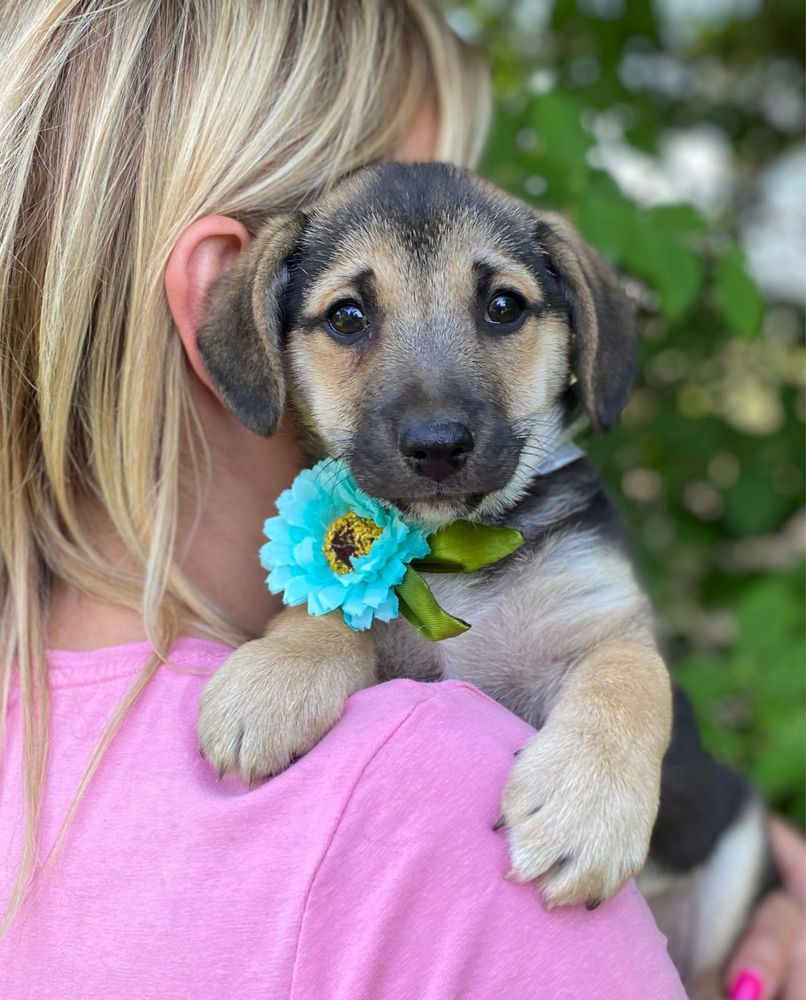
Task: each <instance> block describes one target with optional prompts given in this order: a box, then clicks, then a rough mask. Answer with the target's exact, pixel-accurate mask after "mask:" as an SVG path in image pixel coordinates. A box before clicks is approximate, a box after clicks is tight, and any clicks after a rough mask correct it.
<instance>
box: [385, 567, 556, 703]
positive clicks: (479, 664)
mask: <svg viewBox="0 0 806 1000" xmlns="http://www.w3.org/2000/svg"><path fill="white" fill-rule="evenodd" d="M538 575H539V570H538V567H537V566H536V565H534V563H532V564H531V565H529V564H527V565H521V566H518V567H517V568H516V567H512V568H511V569H509V570H508V571H507V572H501V573H493V574H490V573H484V572H481V573H474V574H470V575H467V576H465V575H461V574H431V575H427V576H426V579H427V582H428V585H429V587H430V588H431V590H432V592H433V594H434V597H435V598H436V600H437V602H438V603H439V605H440V607H442V608H444V610H445V611H448V612H450V614H452V615H454V616H455V617H457V618H461V619H462V620H463V621H466V622H468V623H469V624H470V625H471V628H470V629H469V631H467V632H465V633H463V634H462V635H460V636H456V637H455V638H453V639H445V640H442V641H440V642H430V641H428V640H426V639H423V638H422V637H421V636H420V635H419V634H418V633H417V632H416V631H415V630H414V628H412V626H411V625H410V624H409V623H408V622H406V621H405V620H404V619H402V618H401V619H397V620H396V621H394V622H392V623H391V624H390V625H389V626H387V627H386V628H384V629H383V630H382V631H379V634H378V635H379V666H380V674H381V677H382V678H383V679H389V678H392V677H411V678H413V679H415V680H424V681H435V680H444V679H454V680H462V681H466V682H468V683H471V684H474V685H475V686H476V687H479V688H481V689H482V690H484V691H486V692H487V693H488V694H490V695H492V696H493V697H496V698H497V699H498V700H502V701H504V702H505V703H507V702H508V701H509V700H510V698H509V697H508V695H509V693H510V692H511V691H512V690H513V689H516V688H518V687H520V684H521V678H520V674H522V673H524V671H527V670H528V673H529V675H530V677H531V683H532V684H535V683H537V684H538V685H541V684H543V683H545V684H547V685H548V686H550V687H553V685H554V682H555V681H556V680H557V679H558V678H557V677H556V676H555V675H556V674H557V670H556V669H555V667H553V666H552V663H553V662H555V661H556V656H553V655H552V656H548V655H547V653H548V651H547V650H546V649H545V646H544V643H543V642H542V641H541V636H547V635H548V633H549V629H547V627H546V626H547V624H548V621H549V620H550V619H552V618H556V617H557V614H558V606H557V603H556V602H551V601H547V600H544V599H543V593H542V592H543V591H544V590H546V591H550V590H551V584H550V582H549V580H550V577H551V573H550V568H549V567H544V574H543V575H544V584H545V587H541V586H539V585H537V586H536V583H539V581H538ZM551 631H555V630H554V629H552V630H551ZM541 647H542V648H541ZM536 664H544V666H541V668H540V674H541V676H540V677H538V678H536V677H535V665H536Z"/></svg>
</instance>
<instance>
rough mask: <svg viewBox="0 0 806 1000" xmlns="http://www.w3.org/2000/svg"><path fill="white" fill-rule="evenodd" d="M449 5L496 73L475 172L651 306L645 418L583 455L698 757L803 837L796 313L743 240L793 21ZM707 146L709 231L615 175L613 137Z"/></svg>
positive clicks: (779, 144)
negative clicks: (586, 246)
mask: <svg viewBox="0 0 806 1000" xmlns="http://www.w3.org/2000/svg"><path fill="white" fill-rule="evenodd" d="M452 6H453V7H454V8H456V7H457V6H458V7H460V8H461V9H462V12H463V14H464V16H465V23H467V17H468V16H469V17H470V18H471V20H473V21H474V23H475V25H476V28H477V33H478V35H479V37H480V38H481V39H482V40H483V42H484V44H485V45H486V47H487V48H488V50H489V51H490V53H491V58H492V62H493V71H494V87H495V92H496V96H497V109H496V114H495V119H494V124H493V128H492V132H491V136H490V140H489V143H488V146H487V149H486V153H485V155H484V158H483V162H482V165H481V168H480V169H481V171H482V173H485V174H486V175H487V176H489V177H490V178H491V179H493V180H494V181H496V182H497V183H498V184H500V185H501V186H503V187H505V188H507V189H508V190H510V191H512V192H513V193H514V194H515V195H517V196H518V197H521V198H525V199H527V200H531V201H533V202H534V203H535V204H538V205H540V206H544V207H550V208H556V209H558V210H560V211H561V212H563V213H564V214H565V215H567V216H568V217H569V218H570V219H571V220H572V221H573V222H574V223H575V225H576V226H577V227H578V228H579V229H580V231H581V232H582V234H583V235H584V236H585V238H586V239H587V240H588V241H589V242H590V243H592V244H593V245H594V246H596V247H597V248H598V249H599V250H600V251H601V252H602V253H603V254H604V255H605V256H606V257H607V258H608V259H609V260H610V261H611V262H612V263H613V264H614V265H615V266H616V267H617V268H619V269H620V270H621V271H622V272H623V273H624V274H625V275H628V276H631V278H632V279H633V287H634V288H637V289H638V290H639V291H638V295H639V300H640V303H641V306H642V342H641V362H640V365H641V375H640V377H639V380H638V384H637V386H636V390H635V393H634V396H633V400H632V402H631V404H630V406H629V407H628V409H627V411H626V412H625V415H624V420H623V422H622V426H621V427H620V428H619V429H618V430H616V431H615V432H614V433H613V434H611V435H608V436H607V437H603V438H597V439H591V440H590V441H589V442H588V447H589V450H590V452H591V453H592V455H593V457H594V458H595V459H596V461H597V462H598V463H599V465H600V467H601V468H602V469H603V470H604V472H605V475H606V477H607V479H608V481H609V485H610V486H611V489H612V491H613V493H614V495H615V496H616V498H617V501H618V502H619V503H620V505H621V506H622V508H623V510H624V514H625V518H626V520H627V523H628V526H629V528H630V531H631V535H632V541H633V548H634V551H635V555H636V560H637V564H638V568H639V572H640V573H641V575H642V578H643V579H644V581H645V583H646V585H647V587H648V589H649V591H650V593H651V594H652V597H653V599H654V602H655V606H656V608H657V610H658V615H659V619H660V622H661V627H662V632H663V637H664V641H665V645H666V648H667V651H668V653H669V660H670V662H671V663H673V664H675V670H676V676H677V678H678V679H679V681H680V683H682V684H683V685H684V687H685V688H686V690H687V691H688V692H689V693H690V694H691V696H692V698H693V700H694V702H695V706H696V708H697V710H698V714H699V717H700V720H701V722H702V726H703V732H704V738H705V740H706V742H707V743H708V745H709V746H711V747H712V748H713V749H714V751H715V752H716V753H718V754H719V755H720V756H722V757H723V758H724V759H726V760H728V761H730V762H731V763H733V764H735V765H737V766H738V767H741V768H742V769H744V770H745V771H747V772H748V773H750V774H751V775H752V776H753V777H754V778H755V779H756V780H757V781H758V782H759V783H760V785H761V787H762V788H763V790H764V792H765V794H766V795H767V797H768V800H769V801H770V802H771V804H772V805H773V806H775V807H777V808H779V809H781V810H783V811H785V812H786V813H788V814H789V815H790V816H791V817H792V818H794V819H796V820H798V821H800V822H803V820H804V711H803V709H804V697H806V690H805V689H804V671H805V668H806V649H804V640H803V635H804V621H803V608H804V578H803V573H802V570H801V564H800V558H799V551H800V550H802V538H803V527H802V524H801V522H799V521H797V520H795V518H796V517H797V512H798V510H799V509H801V504H802V494H803V481H804V477H803V462H802V458H803V399H802V395H801V391H800V389H801V387H800V381H801V374H802V370H803V349H802V339H801V336H802V329H803V315H802V309H801V308H800V307H799V306H796V305H793V304H791V303H790V304H787V303H776V302H765V300H764V298H763V296H762V293H761V291H760V290H759V288H758V286H757V285H756V283H755V281H754V280H753V278H752V277H751V276H750V274H749V273H748V269H747V264H746V260H745V255H744V252H743V249H742V248H741V246H740V243H739V239H738V237H739V221H740V215H741V212H742V210H743V209H744V208H746V206H747V204H748V202H752V198H753V192H754V190H755V186H756V181H757V179H758V177H759V174H760V172H761V171H762V170H763V169H764V168H765V167H766V166H768V165H769V164H770V163H772V162H773V161H774V160H775V158H776V157H777V156H778V155H779V154H781V153H783V152H784V151H786V150H787V149H789V148H790V147H792V146H793V145H795V144H796V143H797V142H799V140H800V136H799V135H798V134H797V129H794V130H793V129H792V128H791V127H789V128H788V127H786V126H785V125H782V124H781V122H780V121H779V120H777V119H776V117H775V116H774V115H772V116H771V115H770V113H769V101H767V104H765V99H764V93H763V88H764V86H766V84H765V82H764V81H765V79H768V78H769V77H770V74H774V73H781V72H783V70H782V69H781V67H784V69H785V70H786V72H787V73H789V78H791V79H795V81H796V83H795V87H796V89H797V88H799V87H800V82H799V81H800V80H801V79H802V62H803V56H802V52H801V40H802V38H803V35H804V32H803V25H802V18H803V9H802V4H799V3H796V2H794V0H793V2H789V0H787V2H776V3H773V2H772V0H768V2H767V3H766V5H765V6H764V7H763V9H762V10H761V12H760V13H758V14H756V16H755V17H754V18H753V19H749V20H747V19H746V20H742V19H733V20H730V19H729V20H727V21H722V22H719V23H711V24H707V25H702V26H701V27H700V28H699V29H698V30H694V31H691V32H688V33H686V34H685V36H684V39H683V40H680V39H678V40H675V38H674V37H673V33H672V32H670V30H669V26H668V25H665V24H661V23H659V21H658V17H657V13H656V11H657V9H658V8H657V7H656V5H654V4H650V3H629V2H628V3H626V4H623V3H622V4H619V3H617V2H615V0H613V2H603V0H597V2H593V0H579V3H577V2H576V0H556V2H555V3H554V5H553V9H552V11H551V15H550V20H549V22H548V24H542V19H539V15H540V12H541V11H544V10H545V7H546V5H544V4H531V5H530V4H528V3H523V2H521V3H502V2H501V0H475V2H472V3H467V2H466V3H461V4H456V3H454V4H453V5H452ZM703 6H705V5H703ZM597 11H598V12H599V14H598V15H597V13H596V12H597ZM532 22H533V23H532ZM541 25H542V26H541ZM631 61H632V62H631ZM629 65H633V66H636V65H637V66H638V68H639V70H641V67H643V70H642V72H643V74H644V75H643V76H641V75H640V73H638V76H637V77H636V74H635V73H633V75H632V77H631V76H630V74H629V73H628V72H627V71H626V68H627V67H628V66H629ZM708 80H710V81H711V82H710V83H707V81H708ZM670 81H671V82H670ZM675 81H677V82H675ZM714 81H716V82H714ZM765 107H766V108H767V110H766V111H765ZM703 126H707V127H708V128H710V129H712V130H716V131H717V133H718V135H719V136H721V137H722V138H723V140H724V141H725V142H726V143H727V144H728V146H729V151H730V165H731V170H732V174H733V181H732V185H731V187H730V191H731V197H729V198H722V199H721V200H720V199H719V198H717V199H715V201H714V202H713V204H712V205H711V206H710V207H708V206H706V210H707V215H706V214H703V211H701V210H700V209H699V208H697V207H695V206H694V204H692V203H690V202H687V201H686V200H684V199H682V198H681V199H680V200H679V201H678V202H676V203H661V202H660V201H658V200H657V199H655V200H654V201H653V200H652V199H647V198H643V199H642V198H640V197H639V196H638V194H637V193H636V191H635V190H632V191H631V190H630V189H629V188H628V186H626V185H622V186H620V185H619V184H618V183H616V181H615V180H614V179H613V177H612V176H611V174H610V173H609V172H607V171H606V170H605V169H604V166H605V163H604V160H603V150H604V149H605V146H606V145H607V139H608V137H611V138H612V136H613V135H614V134H615V135H616V137H617V139H618V142H619V144H620V148H621V149H622V151H623V150H626V151H627V152H628V153H629V154H630V155H632V156H633V157H634V158H636V157H642V156H643V157H649V158H650V159H649V161H648V162H650V163H654V164H656V165H657V164H658V163H660V162H661V160H662V157H663V154H664V149H665V146H664V143H665V141H666V139H667V138H668V136H669V134H670V131H672V130H683V131H685V130H686V129H690V128H692V127H703ZM611 145H612V144H611ZM622 498H623V499H622Z"/></svg>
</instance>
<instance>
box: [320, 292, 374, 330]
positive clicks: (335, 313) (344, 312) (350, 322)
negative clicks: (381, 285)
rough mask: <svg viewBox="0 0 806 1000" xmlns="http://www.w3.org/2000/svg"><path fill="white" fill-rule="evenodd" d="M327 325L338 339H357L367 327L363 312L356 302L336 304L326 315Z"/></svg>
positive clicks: (348, 301)
mask: <svg viewBox="0 0 806 1000" xmlns="http://www.w3.org/2000/svg"><path fill="white" fill-rule="evenodd" d="M327 324H328V326H329V327H330V329H331V330H332V331H333V332H334V333H335V334H337V335H338V336H339V337H357V336H358V334H360V333H363V332H364V330H366V328H367V327H368V326H369V320H368V319H367V315H366V313H365V312H364V310H363V309H362V308H361V306H359V304H358V303H357V302H353V301H351V300H349V299H348V300H346V301H344V302H337V303H336V305H335V306H333V308H332V309H331V310H330V311H329V312H328V314H327Z"/></svg>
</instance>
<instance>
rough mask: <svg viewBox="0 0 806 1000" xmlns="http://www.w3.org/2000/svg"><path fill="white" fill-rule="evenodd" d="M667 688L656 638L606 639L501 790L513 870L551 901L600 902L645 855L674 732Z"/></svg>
mask: <svg viewBox="0 0 806 1000" xmlns="http://www.w3.org/2000/svg"><path fill="white" fill-rule="evenodd" d="M670 727H671V692H670V685H669V678H668V674H667V672H666V667H665V666H664V664H663V661H662V660H661V658H660V656H659V655H658V653H657V651H656V650H655V649H654V647H653V646H651V645H649V644H646V645H644V644H643V643H639V642H630V643H627V642H616V641H611V642H606V643H602V644H601V645H599V646H596V647H595V648H594V649H593V650H592V651H591V652H590V653H589V654H588V655H587V656H586V657H585V658H584V660H582V662H581V663H579V664H578V665H577V666H575V667H574V668H573V670H572V671H571V672H570V674H569V676H568V677H567V679H566V681H565V685H564V688H563V690H562V692H561V693H560V695H559V697H558V699H557V701H556V702H555V704H554V706H553V708H552V710H551V713H550V715H549V718H548V721H547V722H546V724H545V726H544V727H543V728H542V729H541V730H540V731H539V732H538V733H537V734H536V735H535V736H533V737H532V739H531V740H530V741H529V742H528V743H527V744H526V746H525V748H524V749H523V751H522V752H521V753H520V754H519V755H518V758H517V761H516V764H515V767H514V769H513V771H512V774H511V776H510V779H509V782H508V784H507V786H506V789H505V791H504V797H503V812H504V821H505V822H506V825H507V826H508V827H509V837H510V850H511V855H512V863H513V873H512V876H513V877H514V878H517V879H519V880H528V879H539V884H540V888H541V890H542V893H543V897H544V899H545V900H546V903H547V904H548V905H549V906H553V905H556V904H571V903H587V904H588V905H589V906H593V905H596V904H598V903H600V902H601V901H602V900H604V899H608V898H609V897H610V896H612V895H613V894H614V893H615V892H617V891H618V889H620V888H621V886H622V885H623V884H624V883H625V882H626V880H627V879H628V878H629V877H630V876H631V875H635V874H636V873H637V872H638V871H639V870H640V869H641V867H642V865H643V864H644V860H645V859H646V856H647V851H648V849H649V838H650V834H651V832H652V824H653V823H654V820H655V815H656V813H657V811H658V793H659V788H660V769H661V760H662V758H663V754H664V751H665V750H666V746H667V744H668V742H669V733H670Z"/></svg>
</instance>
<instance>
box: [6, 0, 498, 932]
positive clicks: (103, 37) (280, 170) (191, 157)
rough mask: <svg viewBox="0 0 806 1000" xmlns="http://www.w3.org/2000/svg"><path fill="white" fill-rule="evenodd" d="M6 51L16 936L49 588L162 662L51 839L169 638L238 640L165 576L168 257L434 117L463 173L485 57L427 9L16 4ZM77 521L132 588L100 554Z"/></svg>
mask: <svg viewBox="0 0 806 1000" xmlns="http://www.w3.org/2000/svg"><path fill="white" fill-rule="evenodd" d="M0 52H1V53H2V57H3V58H2V64H3V86H2V95H1V96H0V108H1V110H0V189H1V190H2V191H3V197H2V199H0V441H1V442H2V454H1V455H0V616H1V617H0V671H2V674H1V677H2V688H0V691H1V695H0V726H2V725H3V724H4V720H5V719H6V715H7V710H8V698H9V692H10V688H11V680H12V674H14V673H16V675H17V680H18V684H19V690H20V698H21V702H22V706H23V773H22V775H21V781H22V783H23V788H24V800H25V810H26V836H25V843H24V848H23V854H22V858H21V862H20V868H19V877H18V880H17V884H16V887H15V889H14V892H13V895H12V898H11V901H10V903H9V908H8V912H7V917H6V923H7V922H8V921H9V920H10V919H11V916H12V915H13V914H14V912H15V911H17V910H18V909H19V906H20V903H21V901H22V900H23V898H24V897H25V893H26V891H27V888H28V887H29V886H30V884H31V882H32V879H33V877H34V875H35V874H36V872H37V870H38V868H39V867H40V864H41V862H40V859H38V857H37V825H38V818H39V814H40V807H41V802H42V798H43V790H44V785H45V776H46V761H47V748H48V681H47V665H46V657H45V618H46V614H47V607H48V599H49V593H50V590H51V585H52V582H53V581H57V580H58V581H64V582H66V583H67V584H69V585H72V586H74V587H76V588H78V589H79V590H80V591H81V592H83V593H88V594H91V595H93V596H95V597H100V598H102V599H105V600H114V602H115V603H117V604H124V605H126V606H128V607H130V608H133V609H136V610H137V611H138V612H139V613H140V614H141V615H142V617H143V619H144V623H145V628H146V633H147V635H148V637H149V639H150V641H151V642H152V644H153V646H154V648H155V650H156V651H157V655H156V656H155V657H154V658H153V659H152V661H150V663H149V664H148V665H147V667H146V668H145V669H144V671H143V672H142V674H141V675H140V676H139V677H138V679H137V681H136V683H135V684H134V685H133V687H132V688H131V690H130V691H129V692H128V694H127V696H126V698H125V699H124V700H123V702H122V703H121V705H120V706H119V707H118V710H117V712H116V714H115V716H114V718H113V719H112V721H111V723H110V725H109V727H108V728H107V730H106V732H105V734H104V735H103V736H102V738H101V740H100V742H99V744H98V746H97V747H96V749H95V752H94V754H93V756H92V759H91V761H90V765H89V766H88V769H87V772H86V773H85V775H84V778H83V779H82V782H81V785H80V786H79V789H78V790H77V792H76V796H75V798H74V800H73V806H72V807H71V811H70V813H69V814H68V817H67V818H66V820H65V825H64V826H63V831H64V829H66V826H67V824H68V821H69V817H70V816H71V815H72V813H73V811H74V810H75V805H76V804H77V802H78V800H79V798H80V796H81V794H82V792H83V789H84V788H85V787H86V785H87V782H88V781H89V780H90V778H91V776H92V773H93V771H94V769H95V768H96V767H97V763H98V760H99V759H100V756H101V754H102V753H103V751H104V750H105V748H106V747H107V746H108V744H109V742H110V740H111V739H112V737H113V736H114V733H115V732H116V730H117V729H118V727H119V726H120V724H121V722H122V720H123V719H124V717H125V714H126V712H127V711H128V710H129V708H131V706H132V705H133V704H134V702H135V700H136V699H137V697H138V695H139V694H140V692H141V691H142V690H143V689H144V687H145V685H146V683H147V681H148V679H149V678H150V677H151V676H152V675H153V673H154V671H155V670H156V669H157V667H158V665H159V663H160V658H161V656H163V655H164V653H165V651H166V650H168V649H169V648H170V645H171V643H172V641H173V639H174V638H175V637H176V636H177V635H178V634H180V633H181V632H182V630H183V629H185V628H188V627H192V628H193V629H194V631H195V632H196V633H202V634H207V635H209V636H211V637H215V638H219V639H221V640H223V641H226V642H230V643H232V644H236V643H238V642H239V641H242V640H243V638H244V637H243V636H242V635H241V634H239V633H238V631H237V629H236V628H235V627H234V625H233V624H232V623H231V622H229V621H228V620H227V618H226V617H225V615H224V614H223V613H222V612H221V610H220V609H218V608H216V607H215V606H213V605H212V604H211V603H210V602H209V601H208V600H206V599H205V598H204V596H203V595H202V594H200V593H198V592H197V591H196V590H195V589H194V588H193V586H192V585H191V584H190V583H189V582H188V580H186V579H184V578H183V576H182V574H181V573H180V572H179V570H178V568H177V565H176V562H175V560H174V558H173V552H174V546H175V542H176V537H177V509H178V468H179V451H180V441H181V440H182V436H183V434H188V433H192V432H193V430H194V428H195V429H196V430H198V425H197V421H196V418H195V415H194V410H193V406H192V403H191V398H190V394H189V392H188V386H187V383H186V366H185V364H184V359H183V354H182V349H181V344H180V341H179V338H178V337H177V336H175V335H172V333H171V331H172V326H171V317H170V314H169V312H168V308H167V305H166V301H165V295H164V290H163V272H164V268H165V264H166V261H167V259H168V256H169V253H170V251H171V249H172V247H173V246H174V244H175V243H176V241H177V239H178V237H179V236H180V234H181V233H182V231H183V230H184V229H185V227H186V226H187V225H188V224H189V223H190V222H191V221H193V220H194V219H196V218H198V217H200V216H204V215H207V214H211V213H220V214H224V215H230V216H234V217H236V218H238V219H240V220H241V221H242V222H243V223H244V224H245V225H246V226H247V228H250V229H252V230H254V229H255V228H256V227H257V226H258V225H259V224H260V222H261V221H262V220H264V219H266V218H268V217H269V216H271V215H272V214H274V213H278V212H283V211H287V210H289V209H293V208H297V207H299V206H300V205H301V204H304V203H306V202H309V201H310V200H311V199H313V198H315V197H316V196H317V195H318V194H319V193H320V192H322V191H324V190H326V189H327V188H328V187H329V186H330V185H332V184H333V183H334V182H335V181H336V180H337V179H338V178H340V177H341V176H343V175H344V174H345V173H347V172H349V171H351V170H353V169H355V168H356V167H359V166H361V165H363V164H366V163H369V162H372V161H377V160H379V159H382V158H385V157H388V156H389V155H390V153H391V152H392V150H393V149H394V148H395V147H396V145H397V144H398V143H399V141H400V140H401V139H402V137H403V136H404V134H405V133H406V131H407V129H408V128H409V127H410V125H411V124H412V122H413V120H414V118H415V116H416V113H417V111H418V109H419V108H421V107H422V105H423V104H424V102H425V101H427V100H428V99H429V98H430V99H433V98H436V101H437V104H438V108H439V130H438V141H437V158H438V159H445V160H450V161H453V162H457V163H461V164H471V163H472V162H473V161H474V160H475V158H476V156H477V154H478V152H479V145H480V142H481V140H482V137H483V134H484V130H485V127H486V118H487V112H488V103H489V102H488V94H487V81H486V71H485V70H484V68H483V65H482V63H481V61H480V59H479V58H478V57H477V56H476V55H475V54H474V53H472V52H471V50H470V49H468V48H467V47H466V46H465V45H464V44H463V43H461V42H460V41H459V40H458V39H457V38H456V37H455V36H454V35H453V34H452V33H451V32H450V31H449V30H448V28H447V27H446V25H445V23H444V21H443V20H442V18H441V17H440V16H439V14H437V13H436V12H435V11H434V10H433V9H432V8H431V7H430V6H429V5H428V3H427V2H425V0H405V2H404V0H117V2H115V3H109V0H27V2H26V3H20V4H5V5H3V9H2V12H0ZM197 444H199V442H198V441H197ZM199 451H200V453H201V452H203V443H202V444H200V447H199ZM201 457H202V458H203V456H201ZM201 464H203V463H201ZM85 501H91V502H93V503H95V504H97V505H100V507H101V508H102V509H103V511H104V512H105V515H106V517H108V518H109V521H110V523H111V525H112V526H113V528H114V531H115V533H116V535H117V536H118V537H119V539H120V540H121V541H122V543H123V544H124V545H125V548H126V550H127V552H128V553H129V555H130V557H131V558H132V559H134V560H135V562H136V565H137V566H138V567H139V572H137V573H136V574H128V575H127V574H125V573H123V572H121V570H120V569H119V568H116V566H114V565H110V564H109V563H108V562H107V561H105V560H104V558H103V557H102V556H101V554H100V553H99V552H98V551H97V548H96V547H95V546H94V544H93V541H92V538H91V535H90V533H89V532H88V529H87V524H86V523H85V520H84V519H83V518H82V513H81V512H82V510H83V509H85V506H84V502H85ZM4 735H5V734H4V733H3V732H2V731H0V750H1V749H2V746H3V744H4Z"/></svg>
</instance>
